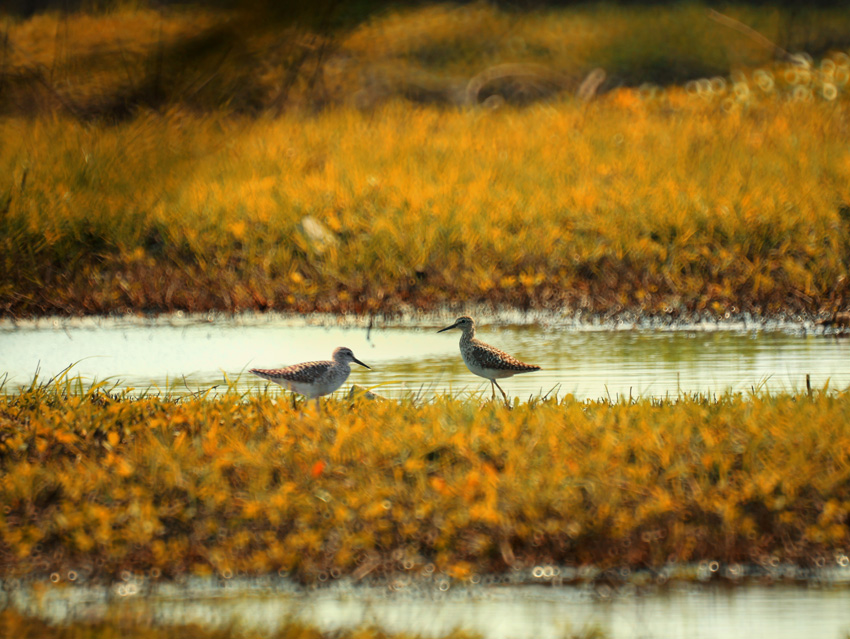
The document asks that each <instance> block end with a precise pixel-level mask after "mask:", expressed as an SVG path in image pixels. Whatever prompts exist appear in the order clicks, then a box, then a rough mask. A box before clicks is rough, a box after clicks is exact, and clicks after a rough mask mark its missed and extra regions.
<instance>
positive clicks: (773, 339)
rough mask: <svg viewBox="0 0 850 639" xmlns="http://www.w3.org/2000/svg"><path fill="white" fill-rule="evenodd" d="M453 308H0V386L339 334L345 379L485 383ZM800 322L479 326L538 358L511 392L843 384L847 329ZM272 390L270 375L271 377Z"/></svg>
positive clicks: (306, 351)
mask: <svg viewBox="0 0 850 639" xmlns="http://www.w3.org/2000/svg"><path fill="white" fill-rule="evenodd" d="M453 319H454V318H453V317H452V316H449V315H445V316H444V317H428V318H425V319H422V320H419V321H406V322H397V323H388V324H386V325H381V324H376V325H375V326H372V327H371V328H369V327H367V326H366V325H365V324H364V322H363V321H362V320H360V321H358V320H355V319H351V318H334V317H332V316H318V317H307V318H304V317H300V316H297V317H296V316H283V315H276V314H265V315H264V314H245V315H237V316H232V317H231V316H228V317H212V316H210V317H208V316H182V315H180V314H177V315H167V316H160V317H157V318H139V317H128V318H123V319H122V318H117V319H116V318H102V317H100V318H99V317H93V318H76V319H73V318H71V319H69V318H47V319H40V320H33V321H17V322H16V321H11V320H3V321H0V376H4V377H3V378H0V381H4V386H3V391H4V392H6V393H9V392H17V390H18V389H19V388H21V387H23V386H27V385H29V384H30V383H31V382H32V380H33V377H34V375H35V373H36V371H38V372H39V379H40V380H41V381H46V380H48V379H50V378H52V377H54V376H56V375H59V374H60V373H61V372H62V371H63V370H65V369H66V368H67V367H68V366H69V365H72V364H73V366H72V367H71V369H70V372H69V375H71V376H81V377H82V378H83V379H84V380H85V381H86V382H89V381H103V380H106V381H107V382H108V387H112V386H115V387H117V388H127V387H132V388H135V389H136V390H147V389H152V390H156V389H161V390H165V389H172V390H173V391H174V392H176V393H180V392H189V391H193V392H194V391H197V390H203V389H206V388H210V387H212V386H218V387H219V389H221V388H223V387H226V385H227V383H226V381H225V375H226V376H227V378H228V379H229V380H230V381H231V382H233V384H234V385H235V387H236V388H237V389H239V390H240V391H245V390H254V391H260V390H262V389H263V388H264V387H265V386H266V382H265V381H264V380H260V379H258V378H256V377H254V376H253V375H251V374H249V373H248V372H247V370H248V369H249V368H254V367H257V368H277V367H281V366H286V365H289V364H294V363H298V362H303V361H311V360H317V359H329V358H330V354H331V351H332V350H333V349H334V348H335V347H337V346H348V347H350V348H351V349H353V351H354V353H355V355H356V356H357V357H358V358H359V359H361V360H362V361H364V362H365V363H366V364H368V365H369V366H371V367H372V370H366V369H364V368H361V367H359V366H357V365H356V364H355V365H353V366H352V374H351V376H350V377H349V379H348V382H347V383H346V384H345V385H344V386H343V387H342V389H340V390H339V391H337V394H338V395H341V394H343V393H345V392H348V390H349V388H350V386H351V384H357V385H360V386H363V387H366V388H374V391H375V392H377V393H379V394H381V395H384V396H388V397H395V398H398V397H404V396H407V395H411V394H412V395H416V396H420V397H421V396H425V397H428V396H433V395H435V394H444V393H452V394H459V395H461V396H463V395H480V396H482V397H489V395H490V384H489V382H488V381H487V380H484V379H482V378H480V377H476V376H475V375H473V374H472V373H470V372H469V371H468V370H467V369H466V366H465V365H464V364H463V361H462V360H461V357H460V353H459V350H458V339H459V337H460V332H459V331H451V332H446V333H440V334H438V333H437V330H438V329H439V328H442V327H444V326H447V325H448V324H450V323H452V321H453ZM813 329H814V327H813V326H811V325H809V326H808V327H807V326H806V325H805V324H792V323H784V324H782V323H777V324H774V325H766V324H753V323H751V322H750V323H742V322H729V323H726V324H722V323H721V324H716V323H713V322H705V323H696V324H687V325H674V326H653V325H641V324H637V325H634V324H632V325H628V324H610V323H609V324H606V323H593V322H588V323H582V322H577V321H571V320H570V321H568V320H563V321H560V320H558V318H552V317H549V318H544V320H543V321H532V322H528V321H525V320H524V319H523V317H522V316H508V317H507V318H499V317H495V318H494V319H493V321H491V322H487V321H486V320H485V321H482V322H481V326H480V327H479V330H478V337H479V338H480V339H482V340H483V341H485V342H488V343H490V344H493V345H494V346H496V347H498V348H501V349H502V350H505V351H507V352H508V353H511V354H513V355H515V356H516V357H518V358H519V359H521V360H523V361H526V362H529V363H533V364H537V365H539V366H541V368H542V370H540V371H537V372H533V373H527V374H523V375H517V376H514V377H512V378H510V379H505V380H502V381H501V385H502V387H503V388H504V389H505V391H506V392H507V393H508V394H509V396H511V397H519V398H520V399H522V400H525V399H527V398H529V397H530V396H542V395H546V394H550V395H551V394H555V395H558V396H564V395H567V394H571V395H574V396H575V397H576V398H579V399H600V398H606V397H610V398H611V399H617V398H620V399H622V398H624V397H625V398H628V397H634V398H637V397H664V396H671V397H675V396H677V395H678V394H680V393H685V394H694V393H701V394H712V395H716V394H721V393H723V392H725V391H732V392H743V393H748V392H751V391H752V390H754V389H755V390H769V391H773V392H775V391H792V392H793V391H801V390H804V389H805V388H806V375H809V376H810V379H811V385H812V387H813V388H816V389H817V388H822V387H824V386H825V385H827V384H828V385H829V387H830V388H832V389H838V390H842V389H846V388H848V387H850V339H846V338H842V337H838V336H836V335H833V334H829V333H824V332H823V331H822V330H820V329H818V330H813ZM271 388H272V390H274V391H275V392H277V391H278V387H277V386H274V385H272V386H271Z"/></svg>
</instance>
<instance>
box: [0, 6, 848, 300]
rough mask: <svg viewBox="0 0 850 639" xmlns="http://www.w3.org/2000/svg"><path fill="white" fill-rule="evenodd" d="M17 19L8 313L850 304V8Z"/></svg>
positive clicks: (226, 9) (6, 197) (0, 84)
mask: <svg viewBox="0 0 850 639" xmlns="http://www.w3.org/2000/svg"><path fill="white" fill-rule="evenodd" d="M715 6H717V8H718V9H719V10H720V12H717V11H715V9H714V8H713V7H715ZM17 7H18V9H17V11H16V12H13V11H10V10H9V7H8V6H7V7H6V9H5V12H4V13H3V14H0V44H2V46H0V133H2V138H3V140H4V142H5V144H3V145H2V146H0V175H2V178H0V249H2V256H0V312H2V313H4V314H13V315H14V314H45V313H108V312H114V311H122V310H136V311H139V310H145V311H169V310H177V309H183V310H190V311H205V310H209V309H226V310H240V309H245V308H256V309H269V308H274V309H281V310H293V311H312V310H322V311H344V312H358V313H361V312H368V311H374V310H378V309H380V310H386V311H393V310H398V309H400V308H403V307H404V306H405V305H414V306H416V307H419V308H428V307H430V308H434V307H435V306H438V305H441V304H445V303H451V302H452V301H457V300H458V299H464V300H468V301H470V302H473V303H474V302H480V301H486V302H492V303H498V304H507V305H510V306H514V307H522V308H529V307H546V308H561V307H563V305H573V306H580V307H582V308H586V309H591V310H594V311H602V312H606V313H607V312H612V311H613V312H616V311H617V310H622V309H625V308H630V309H633V310H639V311H646V312H651V313H660V312H663V313H671V314H675V315H679V314H681V313H689V312H702V311H704V310H708V311H710V312H713V313H717V314H721V315H722V314H724V313H726V312H730V311H733V312H734V311H736V310H748V311H751V312H753V313H757V314H758V313H771V312H778V311H779V310H782V309H785V310H793V311H804V312H808V313H818V312H833V311H836V310H840V309H841V308H842V307H843V306H845V305H846V301H847V295H848V290H850V277H849V276H850V266H848V265H850V243H848V240H847V237H848V233H847V228H848V224H850V193H848V187H847V184H848V183H850V176H848V171H850V159H848V157H847V152H846V148H845V146H846V145H843V144H842V140H844V139H846V135H847V123H846V117H845V115H844V112H845V109H846V104H847V88H848V81H850V57H848V55H847V51H846V49H847V47H848V43H850V12H848V11H847V10H846V9H844V8H843V7H841V6H840V5H838V4H830V3H820V4H816V5H815V4H810V5H807V6H806V7H800V6H798V5H792V4H790V3H789V4H782V3H778V4H760V3H739V4H733V5H723V6H720V5H711V4H700V3H657V4H638V3H619V4H617V3H605V4H563V5H556V4H546V3H530V4H506V3H501V4H498V3H491V4H488V3H482V2H477V3H468V4H433V3H396V4H387V3H378V2H363V3H354V4H352V3H344V2H337V1H332V0H321V1H319V2H316V3H312V4H310V5H304V4H302V3H293V2H288V3H282V4H275V3H271V2H253V3H248V4H241V3H240V4H236V3H225V2H223V3H207V4H202V5H188V4H177V3H175V4H148V3H104V4H80V5H77V4H74V3H63V4H61V5H51V7H53V8H51V9H49V10H44V11H40V9H41V8H42V5H33V4H19V5H17ZM33 11H35V13H32V12H33ZM25 14H30V15H28V16H25ZM801 52H802V53H801ZM411 228H415V229H417V230H418V233H417V234H411V233H410V229H411Z"/></svg>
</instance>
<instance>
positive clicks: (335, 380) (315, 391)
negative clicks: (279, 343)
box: [248, 346, 371, 408]
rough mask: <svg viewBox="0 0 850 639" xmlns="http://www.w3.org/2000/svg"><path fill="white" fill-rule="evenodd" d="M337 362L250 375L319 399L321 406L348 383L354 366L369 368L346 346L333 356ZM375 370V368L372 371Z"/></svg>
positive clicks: (311, 364)
mask: <svg viewBox="0 0 850 639" xmlns="http://www.w3.org/2000/svg"><path fill="white" fill-rule="evenodd" d="M332 357H333V361H330V362H328V361H323V362H304V363H303V364H293V365H292V366H287V367H286V368H271V369H268V368H252V369H251V370H250V371H248V372H249V373H253V374H254V375H257V376H258V377H262V378H263V379H267V380H269V381H270V382H274V383H275V384H280V385H281V386H283V387H284V388H288V389H289V390H291V391H294V392H296V393H299V394H301V395H304V397H306V398H307V399H315V400H316V407H317V408H318V406H319V397H321V396H322V395H329V394H331V393H333V392H334V391H335V390H336V389H337V388H339V387H340V386H342V385H343V384H344V383H345V380H347V379H348V375H349V374H350V373H351V367H350V364H351V362H354V363H355V364H360V365H361V366H363V367H365V368H369V366H366V364H364V363H363V362H361V361H360V360H359V359H357V358H356V357H354V353H353V352H351V349H350V348H348V347H346V346H340V347H339V348H337V349H336V350H335V351H334V352H333V355H332ZM369 370H371V368H369Z"/></svg>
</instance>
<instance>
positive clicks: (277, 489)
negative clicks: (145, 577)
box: [0, 382, 850, 582]
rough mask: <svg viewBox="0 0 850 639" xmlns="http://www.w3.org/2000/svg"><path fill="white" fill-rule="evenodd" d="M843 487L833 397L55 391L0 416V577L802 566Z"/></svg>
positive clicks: (842, 504) (3, 404)
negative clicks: (491, 398) (317, 402)
mask: <svg viewBox="0 0 850 639" xmlns="http://www.w3.org/2000/svg"><path fill="white" fill-rule="evenodd" d="M789 469H793V471H790V470H789ZM848 478H850V395H848V394H847V393H843V394H837V395H835V394H822V393H818V392H815V393H813V395H812V396H811V397H808V396H806V395H775V396H761V395H758V396H754V397H745V398H744V397H739V396H731V395H730V396H725V397H722V398H720V399H718V400H716V401H707V400H702V399H699V398H694V399H688V398H681V399H679V400H677V401H670V402H667V401H665V402H652V401H647V400H641V401H638V402H635V403H620V404H614V405H611V404H608V403H605V402H596V403H595V402H577V401H575V400H572V399H570V398H566V399H564V400H561V401H553V400H548V401H536V402H531V403H529V404H523V405H516V406H515V407H514V408H513V410H510V411H509V410H507V409H506V408H505V407H504V406H502V405H500V404H497V403H492V404H490V403H486V404H484V405H478V404H477V403H474V402H466V401H458V400H453V399H448V398H446V399H439V400H436V401H434V402H431V403H424V404H414V403H410V402H402V403H396V402H375V401H368V400H362V401H355V402H353V403H351V402H344V401H329V402H328V403H327V404H326V405H325V411H324V412H323V413H322V414H317V413H316V412H314V409H313V408H312V407H307V408H306V409H305V412H304V414H303V415H302V414H300V413H299V411H298V410H297V409H294V408H293V407H292V405H291V403H290V400H289V398H284V397H282V398H280V399H275V398H273V397H270V396H259V397H250V398H242V397H237V396H235V395H232V394H226V395H223V396H219V397H207V398H197V397H185V398H177V399H167V398H153V397H151V398H142V399H130V398H128V397H124V398H120V397H119V398H110V397H108V396H107V395H104V394H103V393H101V392H99V391H97V390H94V391H92V390H88V391H86V390H84V389H82V388H80V387H79V385H78V384H77V383H75V382H72V383H68V384H66V383H64V382H62V383H60V384H59V385H58V387H55V386H54V387H51V388H36V389H33V390H30V391H26V392H23V393H22V394H20V395H18V396H4V397H2V398H0V482H2V483H0V486H1V487H2V490H0V495H2V500H3V504H2V510H0V572H2V575H4V576H17V575H34V574H35V575H38V574H45V575H46V574H50V573H51V572H54V571H56V572H57V573H58V574H60V575H64V574H67V571H68V570H74V571H76V573H77V574H79V575H81V576H82V577H83V578H86V577H107V578H108V577H115V576H116V575H118V574H119V573H120V572H121V571H124V570H129V571H133V572H143V573H146V574H149V575H150V574H154V573H155V574H156V575H161V576H163V577H174V576H177V575H181V574H187V573H192V574H201V575H208V574H213V575H224V576H227V575H236V574H245V575H257V574H267V573H270V572H272V573H273V572H276V571H290V572H291V574H293V575H294V576H295V577H297V578H298V579H302V580H304V581H307V582H311V581H314V580H316V579H318V578H320V576H321V575H324V578H327V575H354V576H355V577H358V578H360V577H364V576H366V575H372V576H375V575H385V574H388V573H393V572H394V571H410V572H411V573H412V574H417V573H419V572H421V571H429V570H431V571H433V570H436V571H438V572H440V573H443V574H447V575H450V576H452V577H454V578H457V579H461V580H465V579H470V578H472V577H473V575H475V574H483V573H492V572H496V573H498V572H502V571H505V570H507V569H509V568H510V567H512V566H518V567H529V566H534V565H539V564H541V563H543V564H566V565H576V566H577V565H584V564H595V565H597V566H600V567H603V568H605V567H621V566H628V567H633V568H637V567H655V568H660V567H662V566H663V565H665V564H666V563H667V562H669V561H682V562H685V561H697V560H703V559H705V560H717V561H719V562H743V563H758V564H764V565H766V564H767V563H769V562H775V561H788V562H794V563H798V564H801V565H814V564H818V565H820V564H821V563H822V562H831V561H834V560H835V559H834V558H835V557H838V556H841V555H846V552H847V549H848V544H850V534H848V526H847V515H848V511H850V482H848Z"/></svg>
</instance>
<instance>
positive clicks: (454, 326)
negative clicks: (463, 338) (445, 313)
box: [437, 322, 457, 333]
mask: <svg viewBox="0 0 850 639" xmlns="http://www.w3.org/2000/svg"><path fill="white" fill-rule="evenodd" d="M456 327H457V322H455V323H454V324H452V325H451V326H446V327H445V328H441V329H440V330H439V331H437V332H438V333H442V332H443V331H450V330H451V329H453V328H456Z"/></svg>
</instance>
